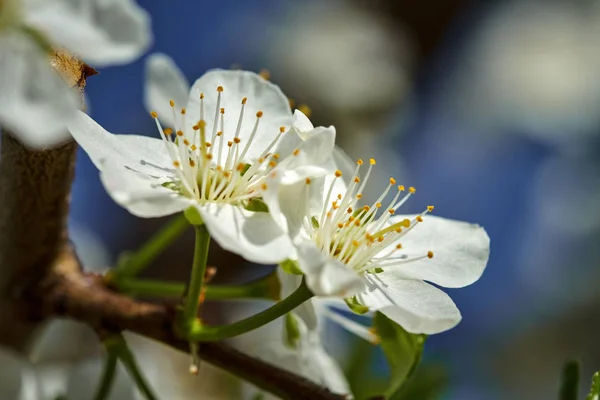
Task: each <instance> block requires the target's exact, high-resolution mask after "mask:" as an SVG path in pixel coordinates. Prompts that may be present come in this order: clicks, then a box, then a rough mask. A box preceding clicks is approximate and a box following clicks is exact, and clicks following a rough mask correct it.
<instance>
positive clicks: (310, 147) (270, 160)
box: [70, 55, 335, 263]
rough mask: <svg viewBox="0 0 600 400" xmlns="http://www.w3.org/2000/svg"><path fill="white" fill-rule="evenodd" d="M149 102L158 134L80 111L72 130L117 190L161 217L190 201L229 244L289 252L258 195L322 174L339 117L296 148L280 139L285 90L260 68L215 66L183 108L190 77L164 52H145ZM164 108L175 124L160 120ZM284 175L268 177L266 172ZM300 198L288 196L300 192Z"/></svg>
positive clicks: (259, 257)
mask: <svg viewBox="0 0 600 400" xmlns="http://www.w3.org/2000/svg"><path fill="white" fill-rule="evenodd" d="M148 76H149V83H148V96H147V103H148V104H149V105H151V106H152V105H156V107H157V109H158V110H159V113H156V112H155V111H152V113H151V114H152V115H153V117H154V118H155V120H156V124H157V127H158V131H159V133H160V136H161V138H162V139H154V138H147V137H141V136H134V135H113V134H110V133H108V132H107V131H105V130H104V129H103V128H102V127H101V126H100V125H98V124H97V123H95V122H94V121H93V120H92V119H91V118H89V117H88V116H87V115H85V114H83V113H79V114H78V115H77V117H76V118H75V121H74V123H72V124H71V125H70V130H71V133H72V134H73V136H74V137H75V139H76V140H77V141H78V142H79V144H80V145H81V146H82V147H83V148H84V149H85V150H86V151H87V153H88V154H89V155H90V157H91V159H92V161H93V162H94V163H95V164H96V166H97V167H98V169H99V170H100V171H101V179H102V182H103V183H104V186H105V187H106V189H107V190H108V192H109V194H110V195H111V196H112V197H113V199H114V200H115V201H116V202H117V203H119V204H121V205H122V206H124V207H125V208H127V209H128V210H129V211H130V212H131V213H133V214H135V215H137V216H140V217H159V216H164V215H169V214H173V213H177V212H180V211H183V210H186V209H188V208H190V207H194V208H195V209H196V210H197V211H198V213H199V214H200V216H201V218H202V221H203V223H204V224H206V226H207V228H208V230H209V231H210V233H211V235H212V237H213V238H214V239H215V240H216V241H217V242H218V243H219V245H221V247H223V248H224V249H226V250H229V251H231V252H234V253H236V254H240V255H241V256H243V257H244V258H246V259H248V260H250V261H254V262H259V263H275V262H280V261H282V260H283V259H285V258H287V257H289V256H290V254H292V251H293V246H292V244H291V241H290V239H289V236H288V235H287V233H286V228H285V226H281V225H280V224H278V223H277V221H276V220H274V219H273V218H272V216H271V214H270V213H269V212H264V211H267V210H266V208H267V207H265V204H264V203H263V202H262V200H261V199H262V197H263V196H267V193H268V192H269V191H282V190H285V189H286V188H287V187H288V186H291V185H295V184H296V183H298V182H302V183H303V184H305V182H306V183H308V182H310V181H311V180H312V179H315V178H318V177H320V176H323V175H325V173H326V171H325V169H323V168H322V167H321V165H322V164H323V163H324V162H325V161H326V160H327V159H328V158H329V157H330V156H331V153H332V151H333V146H334V140H335V130H334V129H333V127H330V128H323V127H318V128H315V133H314V134H312V135H310V137H309V138H308V139H307V140H305V141H303V142H302V143H300V144H299V146H298V147H297V148H295V149H293V150H290V149H288V148H281V151H280V150H279V147H278V141H279V139H280V137H281V136H282V135H283V136H285V132H286V131H287V130H288V129H289V127H290V125H291V122H292V113H291V110H290V107H289V102H288V100H287V98H286V97H285V96H284V95H283V93H282V92H281V90H279V88H278V87H277V86H275V85H273V84H271V83H270V82H268V81H266V80H264V79H263V78H262V77H260V76H259V75H257V74H254V73H252V72H246V71H224V70H214V71H210V72H208V73H206V74H205V75H203V76H202V77H201V78H200V79H198V80H197V81H196V82H195V83H194V85H193V86H192V88H191V90H190V91H189V100H188V101H187V108H181V109H178V110H177V111H176V109H175V101H174V100H166V99H168V98H169V97H168V96H169V93H170V92H171V91H172V92H173V93H174V96H177V97H179V98H182V97H183V92H182V90H183V88H185V87H186V83H185V82H184V81H183V79H182V75H181V74H180V73H179V72H178V71H177V70H175V69H174V65H173V64H172V62H171V61H170V60H168V59H167V58H165V56H160V55H159V56H156V57H154V58H152V59H151V60H150V62H149V73H148ZM159 118H161V119H163V122H165V123H167V124H169V125H171V126H173V128H174V129H171V128H167V129H163V127H162V125H161V123H160V122H159ZM268 176H270V177H273V176H281V177H282V178H283V179H282V180H281V182H280V183H281V184H280V185H277V186H276V187H275V186H273V187H269V185H268V184H267V177H268ZM296 200H297V199H290V201H296Z"/></svg>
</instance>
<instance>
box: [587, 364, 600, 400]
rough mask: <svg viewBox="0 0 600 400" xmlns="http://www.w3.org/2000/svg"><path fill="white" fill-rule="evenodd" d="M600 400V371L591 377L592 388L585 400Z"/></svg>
mask: <svg viewBox="0 0 600 400" xmlns="http://www.w3.org/2000/svg"><path fill="white" fill-rule="evenodd" d="M599 399H600V371H598V372H596V373H595V374H594V376H593V377H592V387H591V388H590V392H589V393H588V395H587V397H586V398H585V400H599Z"/></svg>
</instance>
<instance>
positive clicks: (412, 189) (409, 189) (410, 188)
mask: <svg viewBox="0 0 600 400" xmlns="http://www.w3.org/2000/svg"><path fill="white" fill-rule="evenodd" d="M408 191H409V192H411V193H414V192H416V191H417V189H415V188H414V187H412V186H411V187H409V188H408Z"/></svg>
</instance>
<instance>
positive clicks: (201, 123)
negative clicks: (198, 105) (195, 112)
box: [198, 119, 206, 129]
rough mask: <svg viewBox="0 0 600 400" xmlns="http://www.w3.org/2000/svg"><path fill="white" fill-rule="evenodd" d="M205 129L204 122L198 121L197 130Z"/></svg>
mask: <svg viewBox="0 0 600 400" xmlns="http://www.w3.org/2000/svg"><path fill="white" fill-rule="evenodd" d="M205 127H206V121H205V120H203V119H201V120H200V121H198V128H199V129H204V128H205Z"/></svg>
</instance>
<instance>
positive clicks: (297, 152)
mask: <svg viewBox="0 0 600 400" xmlns="http://www.w3.org/2000/svg"><path fill="white" fill-rule="evenodd" d="M292 154H293V155H295V156H297V155H298V154H300V149H296V150H294V152H293V153H292Z"/></svg>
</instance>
